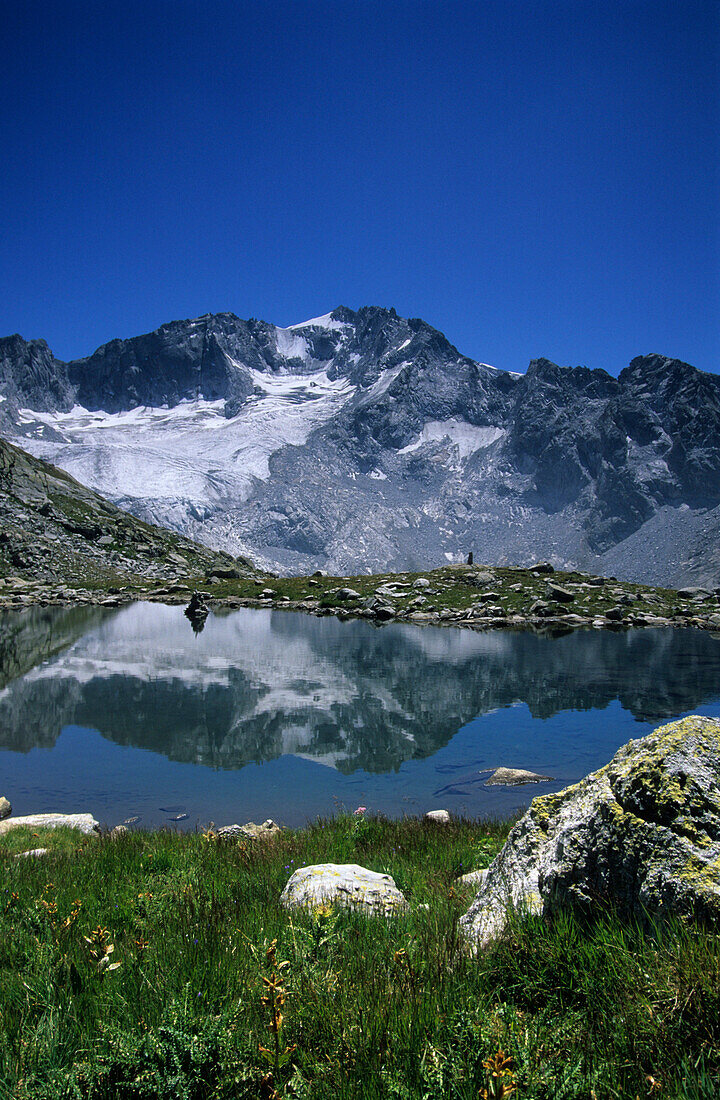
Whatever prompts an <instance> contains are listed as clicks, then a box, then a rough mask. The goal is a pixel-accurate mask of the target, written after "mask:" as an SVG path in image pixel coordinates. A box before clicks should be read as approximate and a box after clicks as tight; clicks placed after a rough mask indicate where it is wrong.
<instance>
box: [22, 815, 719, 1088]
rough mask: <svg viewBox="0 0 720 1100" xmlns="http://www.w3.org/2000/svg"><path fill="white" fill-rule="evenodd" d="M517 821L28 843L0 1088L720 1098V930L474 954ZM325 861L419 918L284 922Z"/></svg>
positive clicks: (343, 820) (594, 926) (516, 946)
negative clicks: (268, 835) (480, 887)
mask: <svg viewBox="0 0 720 1100" xmlns="http://www.w3.org/2000/svg"><path fill="white" fill-rule="evenodd" d="M508 828H509V826H508V825H507V824H499V823H483V822H476V821H475V822H473V821H463V820H458V821H454V822H453V823H452V824H451V825H449V826H446V827H440V826H436V825H431V824H428V823H425V822H423V821H418V820H415V819H406V820H402V821H390V820H386V819H383V818H358V817H353V816H347V815H344V816H339V817H336V818H333V819H331V820H324V821H323V820H320V821H317V822H316V823H314V824H312V825H310V826H308V827H307V828H305V829H301V830H287V831H283V833H282V834H281V835H280V836H278V837H277V838H275V839H272V840H268V841H264V842H255V843H253V842H248V843H244V842H241V843H238V842H236V841H234V842H227V841H224V842H223V841H219V840H218V839H216V838H215V837H213V836H212V835H201V834H187V833H185V834H182V833H173V832H155V833H143V832H135V833H130V834H128V835H126V836H124V837H122V838H120V839H118V840H112V839H109V838H100V839H94V838H83V837H81V836H80V835H79V834H77V833H73V832H70V831H62V830H56V831H55V832H54V833H52V834H51V833H46V832H40V831H37V834H36V835H29V833H28V831H27V830H21V829H17V830H13V831H11V832H10V833H8V834H7V835H6V836H5V837H3V838H2V839H1V840H0V1081H1V1082H2V1084H0V1096H1V1097H2V1098H3V1100H5V1098H10V1097H12V1098H17V1100H21V1098H22V1100H24V1098H30V1097H33V1098H37V1097H52V1098H55V1097H88V1098H89V1097H92V1098H101V1097H102V1098H108V1100H111V1098H112V1100H115V1098H119V1100H124V1098H131V1097H132V1098H144V1097H168V1098H170V1097H172V1098H175V1097H178V1098H192V1100H195V1098H201V1097H202V1098H205V1097H208V1098H209V1097H216V1098H221V1097H222V1098H228V1100H229V1098H233V1100H235V1098H241V1097H263V1096H264V1097H291V1096H294V1097H308V1098H320V1097H322V1098H326V1097H333V1098H345V1097H368V1098H371V1097H378V1098H379V1097H400V1098H403V1097H413V1098H415V1097H418V1098H428V1100H429V1098H435V1097H437V1098H440V1097H443V1098H445V1097H449V1098H458V1100H469V1098H473V1100H478V1098H479V1097H500V1096H510V1095H512V1096H513V1097H532V1098H536V1097H537V1098H544V1097H557V1098H565V1097H567V1098H570V1097H584V1098H592V1097H595V1098H596V1100H602V1098H604V1097H626V1096H627V1097H636V1096H639V1097H646V1096H656V1097H659V1098H661V1100H662V1098H665V1097H688V1098H701V1097H702V1098H707V1100H709V1098H710V1097H716V1096H717V1095H718V1091H719V1090H718V1079H719V1077H718V1075H719V1073H720V1039H719V1037H720V937H718V936H716V935H714V934H712V933H710V932H708V931H703V930H702V929H699V928H693V927H687V926H683V925H681V924H679V923H670V924H666V925H662V926H657V927H651V928H650V930H648V929H647V927H646V928H644V929H640V928H639V927H636V926H634V925H629V924H627V923H623V922H621V921H620V920H619V919H617V918H616V917H615V916H614V915H613V914H612V912H610V911H608V910H605V911H602V912H598V915H597V919H596V920H594V921H593V922H592V923H591V924H585V925H582V926H581V925H580V924H579V923H578V921H577V920H576V919H575V918H573V917H572V916H570V915H563V916H560V917H557V918H555V919H554V920H553V921H551V922H545V921H542V920H540V919H530V920H522V921H521V920H516V921H515V922H514V923H513V925H512V927H511V930H510V932H509V933H508V935H507V937H506V938H505V939H504V940H503V942H501V943H499V944H498V945H497V946H496V947H495V948H494V949H492V950H491V951H489V952H487V953H485V954H483V955H481V956H480V957H478V958H472V957H470V956H469V955H468V954H467V952H466V951H465V950H464V948H463V944H462V942H461V940H460V939H459V936H458V919H459V917H460V916H461V915H462V914H463V913H464V912H465V910H466V909H467V907H468V905H469V903H470V901H471V900H472V896H473V893H474V890H473V889H472V888H465V887H463V886H462V885H460V884H459V883H458V882H457V877H458V876H459V875H460V874H462V873H464V872H465V871H468V870H471V869H474V868H476V867H480V866H484V865H486V864H487V863H488V862H489V861H490V860H491V859H492V857H493V855H494V854H495V853H496V852H497V850H498V849H499V847H500V845H501V844H502V842H503V840H504V838H505V836H506V835H507V831H508ZM40 846H48V847H51V851H50V853H49V854H48V855H47V856H44V857H41V858H36V859H34V858H27V859H17V858H15V856H16V855H17V854H18V852H20V851H22V850H26V849H29V848H37V847H40ZM320 862H335V863H360V864H362V865H363V866H365V867H369V868H371V869H373V870H376V871H386V872H389V873H390V874H391V875H393V877H394V878H395V880H396V882H397V885H398V886H399V887H400V889H401V890H402V891H403V892H404V893H405V895H406V897H407V898H408V901H409V902H410V908H409V910H408V911H407V912H406V913H404V914H402V915H398V916H395V917H393V918H391V919H387V920H386V919H383V918H370V917H363V916H361V915H360V914H358V913H356V912H349V911H347V910H342V909H332V908H330V907H324V906H321V907H318V908H317V909H315V910H314V911H310V912H303V911H293V912H291V913H288V912H286V911H285V910H283V909H282V907H281V905H280V900H279V899H280V893H281V891H282V888H283V886H284V885H285V883H286V882H287V880H288V878H289V877H290V875H291V874H292V872H293V870H294V869H295V868H297V867H300V866H303V865H306V864H308V863H320ZM117 964H119V965H117ZM264 979H265V980H264ZM261 1048H262V1049H261Z"/></svg>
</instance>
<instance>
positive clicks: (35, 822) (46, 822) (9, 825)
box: [0, 814, 100, 836]
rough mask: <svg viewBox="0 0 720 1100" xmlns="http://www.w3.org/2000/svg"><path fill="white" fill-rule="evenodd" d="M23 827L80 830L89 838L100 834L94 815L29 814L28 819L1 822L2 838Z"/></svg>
mask: <svg viewBox="0 0 720 1100" xmlns="http://www.w3.org/2000/svg"><path fill="white" fill-rule="evenodd" d="M21 825H27V826H28V828H31V829H59V828H65V829H79V831H80V832H81V833H85V834H87V835H88V836H89V835H92V834H93V833H96V834H97V833H99V832H100V822H99V821H96V820H95V818H94V817H93V816H92V814H29V815H28V816H27V817H11V818H8V820H7V821H0V836H4V834H5V833H7V832H9V831H10V829H15V828H18V827H19V826H21Z"/></svg>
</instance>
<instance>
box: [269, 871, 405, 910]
mask: <svg viewBox="0 0 720 1100" xmlns="http://www.w3.org/2000/svg"><path fill="white" fill-rule="evenodd" d="M280 901H281V902H282V904H283V905H284V906H285V908H286V909H294V908H297V907H299V906H307V907H309V908H314V907H315V906H318V905H323V904H325V905H328V904H329V905H346V906H349V907H351V908H353V909H357V910H358V911H360V912H361V913H365V914H368V915H370V916H385V917H388V916H392V915H393V914H394V913H398V912H400V911H402V910H405V909H407V901H406V900H405V898H404V897H403V895H402V894H401V893H400V891H399V890H398V888H397V886H396V885H395V880H394V879H393V878H392V877H391V876H390V875H383V874H379V873H378V872H376V871H368V870H367V868H365V867H359V866H358V865H357V864H356V863H317V864H314V865H312V866H310V867H299V868H298V869H297V871H295V873H294V874H293V875H292V876H291V878H290V879H289V880H288V883H287V885H286V886H285V889H284V890H283V892H282V895H281V897H280Z"/></svg>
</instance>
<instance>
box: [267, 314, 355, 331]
mask: <svg viewBox="0 0 720 1100" xmlns="http://www.w3.org/2000/svg"><path fill="white" fill-rule="evenodd" d="M347 327H348V326H347V324H346V323H345V322H344V321H336V320H335V319H334V317H333V315H332V312H330V313H324V314H323V315H322V317H311V318H310V320H309V321H301V322H300V324H298V325H289V326H288V329H287V330H285V331H288V330H293V329H298V328H329V329H334V330H335V331H336V332H342V330H343V329H346V328H347ZM280 331H282V329H281V330H280Z"/></svg>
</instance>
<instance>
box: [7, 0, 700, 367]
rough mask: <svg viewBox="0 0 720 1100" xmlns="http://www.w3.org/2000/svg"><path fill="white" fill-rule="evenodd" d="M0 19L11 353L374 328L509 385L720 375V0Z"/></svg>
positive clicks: (108, 12) (288, 5) (187, 5)
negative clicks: (254, 322)
mask: <svg viewBox="0 0 720 1100" xmlns="http://www.w3.org/2000/svg"><path fill="white" fill-rule="evenodd" d="M3 18H4V28H3V30H4V35H3V37H4V42H5V46H4V50H3V65H2V70H1V72H0V82H1V83H2V88H1V89H0V90H1V91H2V102H3V110H2V112H1V114H0V140H1V146H0V147H1V148H2V153H3V155H2V160H3V167H2V172H0V202H1V203H2V206H1V209H2V231H1V232H0V286H1V287H2V293H1V294H0V334H3V335H4V334H7V333H10V332H21V333H22V334H23V335H24V336H26V337H28V338H30V337H36V336H44V337H45V338H46V339H47V340H48V342H49V343H50V345H51V347H52V348H53V350H54V351H55V353H56V355H58V356H59V357H61V358H72V357H75V356H79V355H84V354H88V353H89V352H90V351H92V350H93V349H94V348H95V347H97V346H98V345H99V344H101V343H103V342H105V341H107V340H109V339H112V338H113V337H116V336H121V337H123V336H131V335H135V334H137V333H140V332H145V331H148V330H150V329H152V328H155V327H157V326H158V325H159V324H161V323H162V322H164V321H167V320H171V319H174V318H178V317H192V316H197V315H198V314H201V313H205V312H219V311H221V310H232V311H233V312H235V313H237V314H238V315H239V316H241V317H250V316H254V317H262V318H264V319H266V320H269V321H274V322H276V323H278V324H282V325H288V324H292V323H293V322H297V321H301V320H304V319H306V318H307V317H312V316H315V315H318V314H321V313H325V312H327V311H328V310H330V309H332V308H333V307H335V306H337V305H339V304H341V303H342V304H345V305H349V306H351V307H353V308H357V307H358V306H360V305H369V304H373V305H384V306H394V307H395V308H396V309H397V311H398V312H399V313H401V314H403V315H404V316H413V317H423V318H424V319H425V320H426V321H428V322H429V323H430V324H433V325H435V326H436V327H437V328H439V329H441V330H442V331H443V332H444V333H445V334H446V335H447V336H448V338H449V339H450V340H452V342H453V343H454V344H456V345H457V347H458V348H459V349H460V350H461V351H462V352H464V353H465V354H468V355H472V356H473V357H475V358H479V359H483V360H485V361H486V362H489V363H493V364H495V365H496V366H499V367H504V368H506V369H509V370H525V368H526V366H527V363H528V361H529V360H530V359H531V358H534V357H537V356H541V355H545V356H547V357H548V358H551V359H554V360H555V361H556V362H559V363H563V364H569V365H575V364H578V363H583V364H586V365H587V366H590V367H604V368H605V369H606V370H609V371H610V372H611V373H613V374H617V373H618V371H619V370H621V369H622V367H623V366H625V365H626V364H627V363H628V361H629V360H630V359H631V358H632V357H633V356H635V355H639V354H645V353H648V352H651V351H659V352H662V353H664V354H667V355H673V356H677V357H679V358H682V359H685V360H686V361H688V362H691V363H693V364H695V365H696V366H698V367H701V368H702V369H704V370H713V371H718V370H720V321H719V309H720V306H719V303H720V278H719V271H720V213H719V206H718V194H719V193H720V153H719V146H718V133H719V132H720V95H719V91H718V89H719V87H720V82H719V80H718V77H719V75H720V65H719V57H720V4H718V3H717V2H716V0H710V2H697V0H677V2H672V3H670V2H667V0H651V2H647V3H645V2H641V0H606V2H605V3H595V2H593V0H542V2H536V0H476V2H473V3H458V2H453V0H444V2H440V0H438V2H433V3H427V2H424V0H415V2H413V3H405V2H402V0H398V2H393V0H384V2H382V3H375V2H370V0H352V2H348V0H332V2H327V3H326V2H324V0H291V2H288V0H273V2H263V0H254V2H253V3H247V2H245V0H233V2H232V3H224V2H213V0H206V2H204V3H200V2H191V0H172V2H165V0H145V3H144V4H142V5H140V4H138V3H135V2H134V0H127V2H125V3H123V4H117V3H113V2H112V0H101V2H97V3H75V2H73V0H63V2H62V3H60V2H57V0H45V2H44V3H42V4H39V3H36V2H35V0H22V2H20V3H16V4H13V5H8V6H7V7H6V8H5V11H4V17H3Z"/></svg>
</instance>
